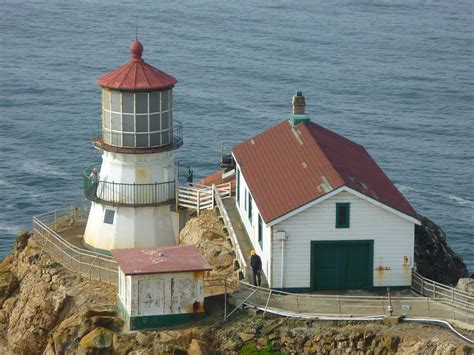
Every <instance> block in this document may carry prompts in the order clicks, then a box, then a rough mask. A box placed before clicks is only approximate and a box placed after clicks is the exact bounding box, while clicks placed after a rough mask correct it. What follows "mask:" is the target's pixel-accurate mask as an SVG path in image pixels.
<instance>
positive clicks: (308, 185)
mask: <svg viewBox="0 0 474 355" xmlns="http://www.w3.org/2000/svg"><path fill="white" fill-rule="evenodd" d="M233 153H234V156H235V159H236V161H237V163H238V164H239V165H240V167H241V171H242V174H243V176H244V178H245V181H246V182H247V184H248V186H249V189H250V192H251V194H252V196H253V198H254V200H255V202H256V204H257V206H258V208H259V211H260V213H261V215H262V218H263V220H264V221H265V223H269V222H271V221H273V220H274V219H276V218H278V217H281V216H283V215H285V214H287V213H288V212H291V211H293V210H294V209H297V208H298V207H300V206H302V205H305V204H307V203H308V202H310V201H313V200H315V199H317V198H318V197H321V196H323V195H325V194H326V193H328V192H330V191H332V190H334V189H337V188H339V187H341V186H348V187H350V188H352V189H354V190H356V191H358V192H360V193H362V194H364V195H367V196H369V197H371V198H373V199H375V200H378V201H380V202H382V203H383V204H385V205H387V206H389V207H392V208H394V209H396V210H398V211H400V212H402V213H404V214H407V215H409V216H415V215H416V212H415V211H414V209H413V208H412V207H411V205H410V203H409V202H408V201H407V200H406V199H405V197H403V195H402V194H401V193H400V191H398V189H397V188H396V187H395V185H394V184H393V183H392V182H391V181H390V179H389V178H388V177H387V176H386V175H385V174H384V172H383V171H382V169H380V167H379V166H378V165H377V163H376V162H375V161H374V160H373V159H372V157H371V156H370V155H369V153H368V152H367V151H366V150H365V148H364V147H362V146H361V145H359V144H357V143H354V142H352V141H350V140H348V139H347V138H344V137H342V136H340V135H338V134H336V133H334V132H332V131H330V130H328V129H326V128H324V127H322V126H320V125H317V124H316V123H314V122H308V123H301V124H298V125H296V126H294V127H292V126H291V124H290V123H289V121H288V120H285V121H283V122H281V123H280V124H278V125H276V126H274V127H272V128H270V129H268V130H267V131H265V132H263V133H261V134H259V135H257V136H255V137H253V138H250V139H248V140H246V141H245V142H243V143H241V144H239V145H237V146H236V147H235V148H234V149H233Z"/></svg>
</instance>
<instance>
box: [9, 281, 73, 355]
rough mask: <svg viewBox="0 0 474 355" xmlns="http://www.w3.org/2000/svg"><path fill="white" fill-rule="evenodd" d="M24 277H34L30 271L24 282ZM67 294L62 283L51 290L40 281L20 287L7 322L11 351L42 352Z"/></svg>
mask: <svg viewBox="0 0 474 355" xmlns="http://www.w3.org/2000/svg"><path fill="white" fill-rule="evenodd" d="M27 278H32V279H33V280H34V279H35V278H34V276H33V275H27V276H26V277H25V278H24V279H23V282H25V279H27ZM33 280H29V281H28V282H27V284H30V285H31V284H33V283H32V282H34V281H33ZM36 280H37V279H36ZM66 298H67V296H66V291H65V289H64V287H60V288H59V289H58V290H57V291H55V292H50V290H49V287H48V285H47V284H45V283H41V282H38V283H36V284H34V286H32V287H29V288H26V289H24V288H23V287H22V289H21V294H20V295H19V297H18V300H17V302H16V303H15V306H14V308H13V310H12V313H11V315H10V319H9V324H8V333H7V340H8V345H9V347H10V349H11V350H12V351H13V352H14V353H41V352H42V351H43V349H44V348H45V346H46V344H47V339H48V334H49V332H50V331H51V330H52V329H53V328H54V326H55V325H56V321H57V318H58V315H59V313H60V311H61V309H62V308H63V306H64V304H65V301H66ZM25 339H34V340H35V341H25Z"/></svg>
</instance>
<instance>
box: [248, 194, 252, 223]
mask: <svg viewBox="0 0 474 355" xmlns="http://www.w3.org/2000/svg"><path fill="white" fill-rule="evenodd" d="M248 218H249V221H250V224H252V195H250V191H249V208H248Z"/></svg>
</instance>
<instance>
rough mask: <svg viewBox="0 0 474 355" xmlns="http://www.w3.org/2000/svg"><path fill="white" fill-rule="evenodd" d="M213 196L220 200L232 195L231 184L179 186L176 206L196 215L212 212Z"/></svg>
mask: <svg viewBox="0 0 474 355" xmlns="http://www.w3.org/2000/svg"><path fill="white" fill-rule="evenodd" d="M215 194H218V195H219V196H220V197H221V198H226V197H230V196H231V195H232V183H231V182H228V183H224V184H219V185H213V186H204V185H198V184H194V185H188V186H179V187H178V191H177V201H178V206H180V207H185V208H190V209H193V210H196V211H197V213H198V215H199V213H200V212H201V211H203V210H212V209H214V206H215Z"/></svg>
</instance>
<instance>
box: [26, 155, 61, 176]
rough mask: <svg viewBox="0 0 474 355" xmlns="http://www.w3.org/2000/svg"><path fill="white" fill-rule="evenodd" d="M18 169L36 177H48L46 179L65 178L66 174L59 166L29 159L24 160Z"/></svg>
mask: <svg viewBox="0 0 474 355" xmlns="http://www.w3.org/2000/svg"><path fill="white" fill-rule="evenodd" d="M20 169H21V170H22V171H23V172H26V173H29V174H32V175H38V176H48V177H61V178H67V177H68V174H66V173H65V172H64V170H62V167H61V166H54V165H53V164H50V163H47V162H45V161H41V160H34V159H29V160H25V161H24V162H23V163H22V165H21V167H20Z"/></svg>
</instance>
